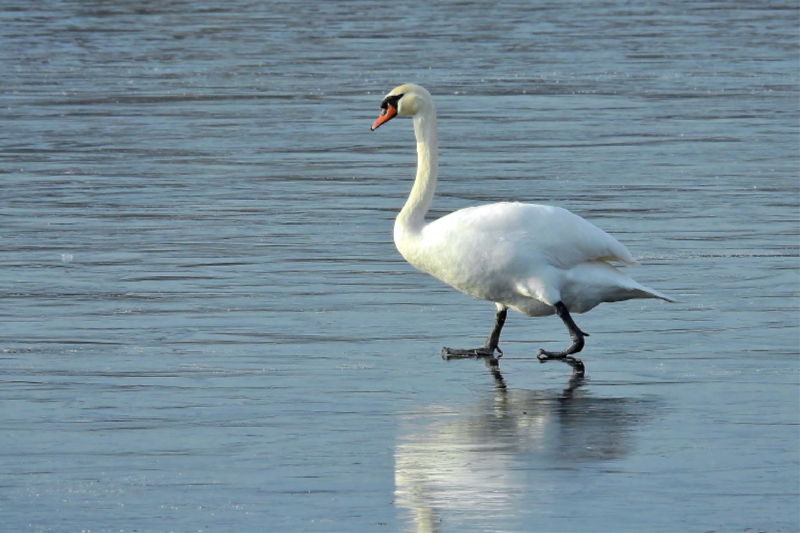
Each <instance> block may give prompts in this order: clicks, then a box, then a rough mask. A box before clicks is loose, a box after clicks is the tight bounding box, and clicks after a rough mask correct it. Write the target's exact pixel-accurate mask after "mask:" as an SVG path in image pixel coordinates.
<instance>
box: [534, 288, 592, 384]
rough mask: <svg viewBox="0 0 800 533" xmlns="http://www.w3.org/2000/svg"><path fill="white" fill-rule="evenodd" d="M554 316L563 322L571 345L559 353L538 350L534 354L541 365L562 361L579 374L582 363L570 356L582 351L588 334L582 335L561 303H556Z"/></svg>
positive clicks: (581, 371) (581, 370) (582, 368)
mask: <svg viewBox="0 0 800 533" xmlns="http://www.w3.org/2000/svg"><path fill="white" fill-rule="evenodd" d="M555 308H556V314H557V315H558V316H559V318H560V319H561V320H563V321H564V325H565V326H567V331H569V336H570V338H571V339H572V344H571V345H570V347H569V348H567V349H566V350H564V351H561V352H548V351H547V350H542V349H540V350H539V351H538V352H536V357H537V358H538V359H539V361H541V362H542V363H544V362H546V361H553V360H555V361H564V362H565V363H567V364H568V365H570V366H571V367H572V368H573V370H575V371H576V372H579V373H583V371H584V370H585V367H584V366H583V362H582V361H581V360H580V359H576V358H574V357H572V354H576V353H578V352H580V351H581V350H583V345H584V341H583V338H584V337H588V336H589V334H588V333H584V332H583V331H581V329H580V328H579V327H578V326H577V325H575V321H574V320H572V317H571V316H570V315H569V311H568V310H567V306H566V305H564V304H563V303H562V302H558V303H556V305H555Z"/></svg>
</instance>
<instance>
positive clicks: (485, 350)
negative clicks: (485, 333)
mask: <svg viewBox="0 0 800 533" xmlns="http://www.w3.org/2000/svg"><path fill="white" fill-rule="evenodd" d="M507 313H508V308H506V307H503V308H501V309H498V310H497V314H496V315H495V316H494V328H493V329H492V332H491V333H490V334H489V337H487V339H486V342H485V343H484V345H483V346H481V347H480V348H472V349H471V350H456V349H454V348H448V347H446V346H445V347H444V348H442V358H444V359H463V358H467V357H492V358H493V357H494V352H495V351H496V352H497V353H498V354H500V355H498V356H497V357H502V355H503V350H501V349H500V346H499V344H500V331H502V329H503V324H505V323H506V314H507Z"/></svg>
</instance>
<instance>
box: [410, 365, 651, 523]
mask: <svg viewBox="0 0 800 533" xmlns="http://www.w3.org/2000/svg"><path fill="white" fill-rule="evenodd" d="M487 366H489V367H490V368H489V369H490V371H492V374H493V375H494V377H495V384H496V388H495V391H494V392H493V393H489V394H487V395H486V396H485V397H483V398H482V399H480V400H478V401H476V402H475V403H474V404H473V405H471V406H466V407H464V408H460V409H458V408H456V409H455V410H454V409H453V408H452V407H445V406H437V405H433V406H429V407H428V408H425V409H423V410H422V411H421V412H416V413H413V414H408V415H406V417H405V419H404V421H403V425H402V427H401V431H400V436H399V438H398V444H397V446H396V449H395V484H396V494H395V496H396V502H397V504H398V505H399V506H400V507H402V508H406V509H408V510H409V511H411V514H412V516H413V519H414V521H415V523H416V530H417V531H420V532H435V531H439V523H440V520H441V519H442V517H443V516H444V515H448V516H449V517H450V518H453V517H456V516H457V517H458V518H457V521H461V520H464V521H467V522H471V521H473V520H492V516H494V517H508V516H513V514H514V512H515V511H518V510H520V509H523V508H524V509H527V510H529V508H530V507H531V506H533V505H537V504H539V503H541V502H543V501H545V500H547V499H548V498H552V497H553V492H554V485H553V481H554V479H555V477H557V476H563V475H564V473H565V472H570V471H572V472H574V471H575V470H578V469H580V468H581V467H582V466H585V465H587V464H592V463H599V462H603V461H608V460H613V459H616V458H620V457H622V456H624V455H626V454H627V453H628V452H629V451H630V448H631V446H632V442H631V441H632V439H631V436H630V433H631V430H632V429H633V427H634V426H635V425H636V424H637V422H638V421H639V420H640V419H641V418H642V417H645V416H647V415H646V412H647V410H648V404H649V403H650V402H647V401H643V400H636V399H625V398H598V397H593V396H592V395H591V391H590V390H588V388H583V389H581V386H582V385H583V384H584V381H583V376H579V375H573V377H572V379H571V380H570V382H569V384H568V386H567V387H566V389H564V390H563V391H559V390H550V391H532V390H518V389H506V388H505V383H504V382H503V380H502V376H501V375H500V371H499V368H496V365H495V368H492V367H491V366H490V365H487ZM448 529H451V528H448Z"/></svg>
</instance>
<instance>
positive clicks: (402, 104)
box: [372, 83, 433, 131]
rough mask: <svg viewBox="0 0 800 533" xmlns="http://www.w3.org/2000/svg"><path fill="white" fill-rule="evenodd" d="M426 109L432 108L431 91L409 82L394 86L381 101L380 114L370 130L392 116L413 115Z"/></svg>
mask: <svg viewBox="0 0 800 533" xmlns="http://www.w3.org/2000/svg"><path fill="white" fill-rule="evenodd" d="M428 109H433V98H431V93H429V92H428V91H426V90H425V89H423V88H422V87H420V86H419V85H412V84H410V83H409V84H407V85H401V86H400V87H395V88H394V89H392V90H391V92H390V93H389V94H387V95H386V97H385V98H384V99H383V101H382V102H381V110H382V111H381V116H379V117H378V119H377V120H376V121H375V123H374V124H373V125H372V131H375V130H376V129H378V126H380V125H381V124H384V123H386V122H389V121H390V120H392V119H393V118H394V117H404V116H413V115H416V114H417V113H419V112H420V111H424V110H428Z"/></svg>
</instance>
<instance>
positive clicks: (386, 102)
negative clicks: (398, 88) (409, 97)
mask: <svg viewBox="0 0 800 533" xmlns="http://www.w3.org/2000/svg"><path fill="white" fill-rule="evenodd" d="M404 94H405V93H404ZM402 97H403V94H393V95H391V96H387V97H386V98H384V99H383V102H381V109H387V108H388V107H389V106H390V105H391V106H392V107H393V108H395V109H397V107H398V106H399V105H400V99H401V98H402Z"/></svg>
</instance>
